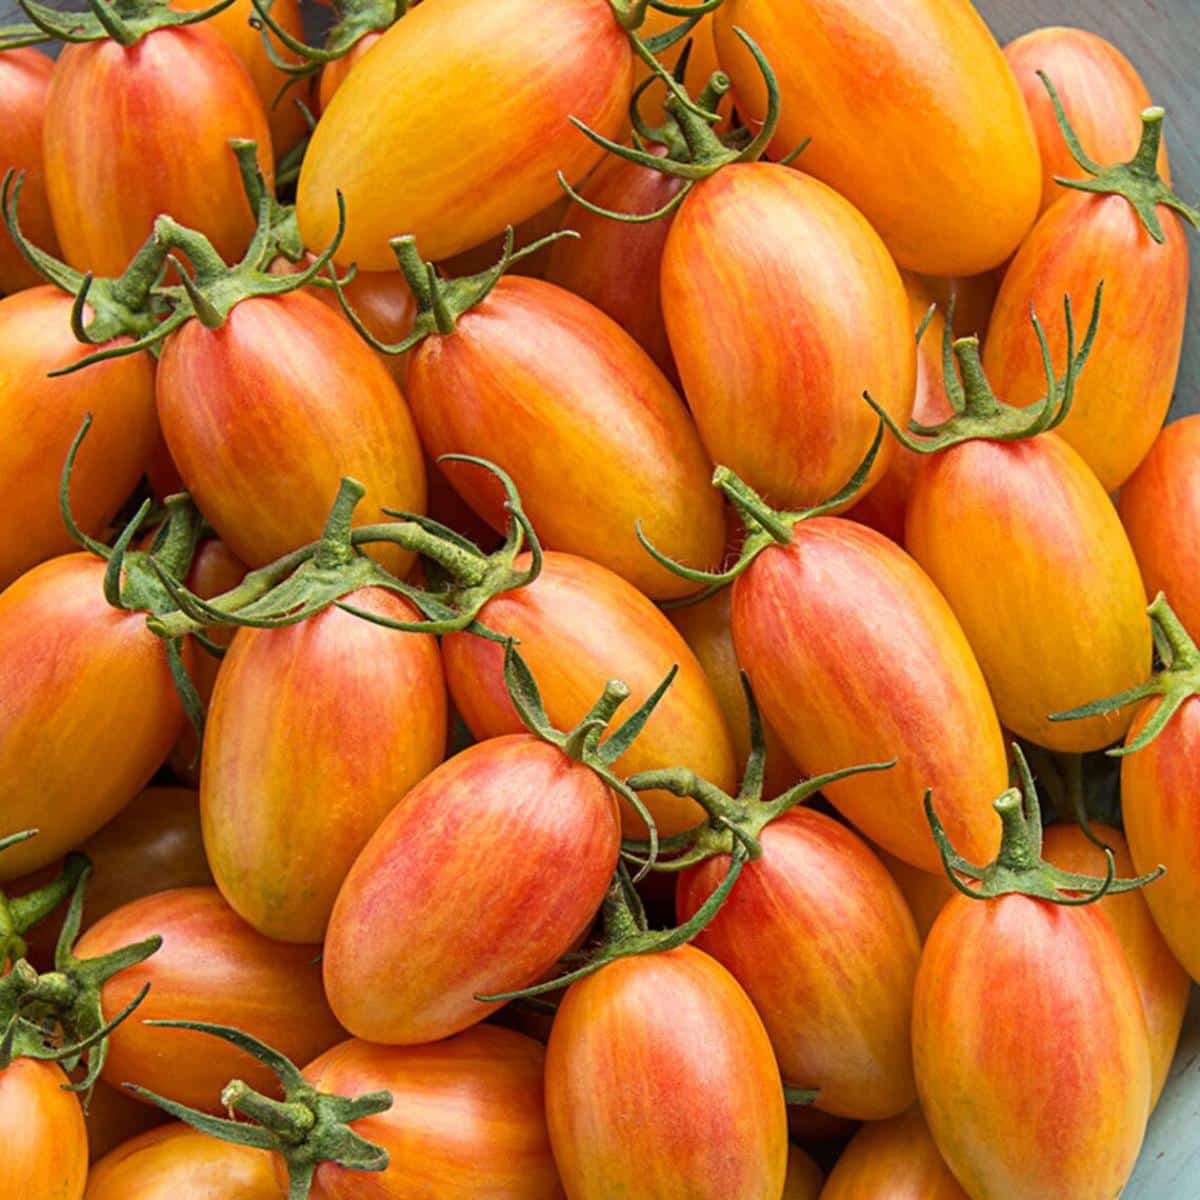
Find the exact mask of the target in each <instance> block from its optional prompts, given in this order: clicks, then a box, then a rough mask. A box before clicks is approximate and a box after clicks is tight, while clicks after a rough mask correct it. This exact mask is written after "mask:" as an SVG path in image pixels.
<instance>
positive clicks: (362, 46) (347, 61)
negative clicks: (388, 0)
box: [317, 29, 385, 114]
mask: <svg viewBox="0 0 1200 1200" xmlns="http://www.w3.org/2000/svg"><path fill="white" fill-rule="evenodd" d="M384 32H385V31H384V30H382V29H380V30H377V31H376V32H374V33H368V34H364V35H363V36H362V37H361V38H359V39H358V41H357V42H355V43H354V46H353V48H352V49H351V51H350V53H349V54H344V55H343V56H342V57H341V58H335V59H334V60H333V61H332V62H327V63H326V64H325V65H324V66H323V67H322V68H321V82H320V85H319V88H318V91H317V103H318V105H319V107H318V109H317V111H318V112H319V113H321V114H324V112H325V110H326V109H327V108H328V107H329V105H330V103H331V102H332V100H333V94H334V92H336V91H337V90H338V88H340V87H341V86H342V84H343V83H345V82H346V76H347V75H349V74H350V69H351V68H352V67H353V66H354V65H355V64H356V63H358V62H361V61H362V58H363V55H365V54H366V52H367V51H368V50H370V49H371V48H372V47H373V46H374V45H375V44H376V43H377V42H378V41H379V39H380V38H381V37H383V35H384Z"/></svg>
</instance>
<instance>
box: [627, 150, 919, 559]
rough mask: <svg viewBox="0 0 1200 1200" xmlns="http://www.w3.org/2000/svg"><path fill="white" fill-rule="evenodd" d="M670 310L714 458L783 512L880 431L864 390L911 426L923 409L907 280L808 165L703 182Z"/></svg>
mask: <svg viewBox="0 0 1200 1200" xmlns="http://www.w3.org/2000/svg"><path fill="white" fill-rule="evenodd" d="M662 307H663V315H664V317H665V318H666V323H667V333H668V334H669V335H670V339H671V349H672V351H673V352H674V355H675V363H676V365H677V366H678V368H679V377H680V379H681V380H682V381H683V390H684V393H685V395H686V396H687V401H688V404H689V405H690V407H691V409H692V413H693V415H694V416H695V418H696V425H697V427H698V428H699V430H700V436H701V438H702V439H703V441H704V445H705V447H706V449H707V450H708V453H709V455H710V457H711V458H712V459H713V461H714V462H717V463H721V464H723V465H725V466H728V467H730V468H732V469H733V470H734V471H736V472H737V474H738V475H739V476H740V477H741V478H742V479H744V480H745V481H746V483H748V484H749V485H750V486H751V487H753V488H754V489H755V490H756V491H759V492H762V493H763V494H764V495H765V496H766V498H767V499H768V500H769V501H770V502H771V503H773V504H775V505H776V506H778V507H784V508H799V507H804V506H806V505H809V504H814V503H817V502H819V501H822V500H825V499H826V498H827V497H829V496H831V495H833V494H834V493H835V492H836V491H837V490H838V489H839V488H841V487H842V486H843V485H844V484H845V483H846V481H847V480H848V479H849V478H850V476H851V475H852V474H853V473H854V470H855V468H856V467H857V466H858V464H859V462H861V461H862V458H863V456H864V455H865V454H866V452H867V448H868V447H869V446H870V444H871V438H872V436H873V434H874V432H875V427H876V418H875V417H874V416H873V415H872V413H871V410H870V409H869V408H868V407H867V406H866V405H865V404H864V403H863V399H862V393H863V390H864V389H867V390H869V391H870V393H871V395H872V396H874V397H875V399H876V400H877V401H878V402H879V403H880V404H882V405H883V406H884V407H885V408H886V409H887V411H888V412H889V413H891V414H892V416H893V417H894V418H895V419H896V420H897V421H898V422H899V423H900V424H904V423H906V422H907V421H908V417H909V414H910V413H911V412H912V397H913V381H914V378H915V375H914V372H915V365H914V364H915V348H914V346H913V336H912V335H913V328H910V322H909V316H908V305H907V303H906V301H905V297H904V286H903V283H902V281H901V279H900V273H899V272H898V271H897V270H896V267H895V264H894V263H893V262H892V259H891V256H890V255H889V254H888V252H887V249H886V248H885V247H884V244H883V242H881V241H880V240H879V237H878V235H877V234H876V233H875V232H874V230H873V229H871V227H870V226H869V225H868V224H867V222H866V221H865V220H864V219H863V218H862V217H861V216H860V215H859V213H858V212H856V211H855V209H854V208H853V207H852V206H851V205H850V204H849V203H847V202H846V201H845V200H843V199H842V197H841V196H839V195H838V194H837V193H836V192H834V191H833V190H832V189H831V188H828V187H826V186H825V185H824V184H822V183H819V182H818V181H817V180H815V179H813V178H810V177H809V176H807V175H802V174H800V173H799V172H798V171H793V170H790V169H789V168H787V167H783V166H779V165H772V164H769V163H741V164H734V165H732V166H727V167H724V168H722V169H721V170H719V171H717V172H716V174H714V175H712V176H711V177H710V178H708V179H705V180H704V181H703V182H701V183H699V184H697V185H695V187H694V188H693V189H692V191H691V192H689V194H688V197H687V199H686V200H685V201H684V202H683V204H682V206H681V207H680V209H679V211H678V212H677V213H676V214H675V219H674V221H673V222H672V224H671V231H670V234H669V235H668V237H667V244H666V247H665V249H664V251H663V259H662ZM750 412H753V413H754V420H753V421H748V420H747V419H746V415H747V413H750ZM890 454H891V448H890V446H888V447H886V448H885V449H884V451H883V452H882V453H880V454H879V456H878V457H877V459H876V462H875V465H874V466H873V468H872V472H871V475H870V478H869V480H868V484H867V486H868V487H869V486H870V485H871V484H872V483H874V482H875V481H877V480H878V479H879V478H880V477H881V476H882V474H883V472H884V469H885V468H886V466H887V460H888V458H889V457H890ZM647 532H648V533H650V535H651V538H652V540H655V543H656V545H658V547H659V549H660V550H665V547H664V546H663V545H662V543H661V542H658V541H657V540H656V539H654V537H653V531H652V530H651V529H649V528H648V529H647ZM666 552H667V553H668V554H669V553H671V552H670V551H666ZM676 557H677V556H676ZM692 565H695V564H692Z"/></svg>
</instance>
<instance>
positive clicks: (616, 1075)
mask: <svg viewBox="0 0 1200 1200" xmlns="http://www.w3.org/2000/svg"><path fill="white" fill-rule="evenodd" d="M546 1113H547V1119H548V1121H549V1125H550V1141H551V1144H552V1145H553V1147H554V1157H555V1160H556V1161H557V1162H558V1169H559V1172H560V1174H561V1175H562V1180H563V1185H564V1186H565V1188H566V1191H567V1195H568V1196H570V1197H571V1200H608V1198H609V1197H612V1196H653V1197H654V1198H655V1200H727V1198H728V1197H731V1196H737V1197H739V1200H775V1197H778V1196H779V1195H780V1194H781V1193H782V1191H783V1184H784V1178H785V1175H786V1172H787V1114H786V1110H785V1107H784V1103H783V1091H782V1089H781V1087H780V1085H779V1069H778V1067H777V1066H776V1065H775V1057H774V1055H773V1054H772V1053H771V1044H770V1042H769V1041H768V1039H767V1036H766V1031H765V1030H764V1029H763V1025H762V1021H761V1020H760V1019H759V1016H758V1014H757V1013H756V1012H755V1011H754V1007H753V1006H752V1005H751V1003H750V1001H749V1000H748V999H747V997H746V994H745V993H744V992H743V991H742V990H741V988H740V987H738V985H737V982H736V981H735V980H734V978H733V976H732V975H730V974H729V972H728V971H726V970H725V968H724V967H722V966H721V965H720V964H719V963H718V962H717V961H716V960H715V959H712V958H710V957H709V956H708V955H707V954H704V953H703V952H702V951H700V950H697V949H695V948H694V947H692V946H681V947H679V948H678V949H677V950H671V951H668V952H666V953H658V954H648V955H641V956H637V957H633V958H623V959H618V960H617V961H615V962H613V963H610V964H609V965H608V966H605V967H602V968H601V969H600V970H599V971H597V972H596V973H595V974H594V975H591V976H589V977H587V978H585V979H582V980H580V981H579V982H577V983H574V984H572V985H571V987H570V989H569V990H568V991H567V994H566V997H565V998H564V1000H563V1002H562V1005H561V1006H560V1007H559V1010H558V1015H557V1016H556V1017H555V1019H554V1026H553V1028H552V1029H551V1032H550V1045H549V1046H548V1048H547V1052H546Z"/></svg>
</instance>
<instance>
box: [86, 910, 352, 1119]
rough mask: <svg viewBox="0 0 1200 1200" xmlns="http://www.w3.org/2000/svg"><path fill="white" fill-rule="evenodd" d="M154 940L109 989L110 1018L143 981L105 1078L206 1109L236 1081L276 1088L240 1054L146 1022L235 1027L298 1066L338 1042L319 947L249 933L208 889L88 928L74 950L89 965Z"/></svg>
mask: <svg viewBox="0 0 1200 1200" xmlns="http://www.w3.org/2000/svg"><path fill="white" fill-rule="evenodd" d="M154 934H159V935H160V936H161V937H162V939H163V944H162V946H161V948H160V949H159V950H158V951H157V952H156V953H155V954H153V955H151V956H150V957H149V958H148V959H146V960H145V962H142V963H139V964H138V965H137V966H134V967H129V968H127V969H126V970H124V971H121V972H120V973H119V974H117V975H115V976H114V977H113V978H112V979H111V980H109V981H108V983H106V984H105V985H104V992H103V1002H104V1012H105V1015H106V1016H108V1017H113V1016H115V1015H116V1014H117V1013H119V1012H120V1011H121V1010H122V1009H123V1008H124V1007H125V1006H126V1005H127V1004H128V1003H129V1002H130V1001H131V1000H133V998H134V997H135V996H136V995H137V994H138V992H139V991H140V990H141V988H142V987H143V986H144V985H145V984H147V983H149V984H150V990H149V992H148V993H147V994H146V999H145V1000H143V1001H142V1003H141V1005H140V1006H139V1007H138V1010H137V1015H136V1016H135V1017H133V1018H131V1019H130V1020H127V1021H124V1022H122V1024H121V1025H120V1026H118V1028H117V1029H116V1030H115V1031H114V1033H113V1035H112V1038H111V1039H110V1041H109V1047H108V1058H107V1060H106V1061H105V1064H104V1071H103V1077H104V1078H105V1079H106V1080H107V1081H108V1082H109V1083H112V1084H114V1085H116V1086H119V1085H121V1084H123V1083H136V1084H138V1085H140V1086H141V1087H144V1088H149V1089H150V1091H152V1092H157V1093H158V1094H159V1095H161V1096H166V1097H167V1099H169V1100H175V1101H177V1102H179V1103H180V1104H187V1105H190V1106H191V1107H193V1108H201V1109H205V1110H207V1111H211V1112H219V1111H221V1102H220V1095H221V1089H222V1088H223V1087H224V1086H225V1085H226V1084H227V1083H229V1082H230V1080H233V1079H244V1080H245V1081H246V1082H247V1083H248V1084H250V1086H251V1087H254V1088H257V1089H258V1090H260V1091H266V1092H268V1093H269V1094H271V1095H274V1094H275V1093H276V1091H277V1085H276V1084H275V1076H274V1075H273V1074H272V1073H271V1072H270V1071H269V1070H268V1069H267V1068H266V1067H265V1066H263V1065H262V1064H261V1063H259V1062H258V1061H257V1060H255V1059H253V1058H251V1057H250V1056H249V1055H248V1054H245V1053H244V1052H243V1051H241V1050H238V1049H236V1048H234V1047H233V1046H231V1045H229V1044H228V1043H226V1042H220V1041H216V1040H214V1039H213V1038H211V1037H206V1036H205V1035H204V1034H200V1033H194V1032H191V1031H189V1030H185V1029H157V1028H154V1027H153V1026H150V1025H147V1024H146V1023H145V1022H147V1021H151V1020H180V1021H207V1022H210V1023H212V1024H216V1025H232V1026H233V1027H234V1028H235V1029H241V1030H242V1031H243V1032H245V1033H248V1034H250V1035H251V1036H253V1037H257V1038H260V1039H261V1040H264V1041H266V1042H268V1043H269V1044H271V1045H272V1046H274V1047H275V1048H276V1049H277V1050H279V1051H280V1052H281V1053H283V1054H285V1055H286V1056H287V1057H288V1058H291V1059H293V1060H299V1061H300V1062H306V1061H308V1059H310V1058H313V1057H314V1056H315V1055H317V1054H318V1053H320V1052H321V1051H322V1050H324V1049H326V1048H327V1047H328V1046H330V1045H332V1044H333V1043H334V1042H336V1041H337V1040H338V1038H339V1037H340V1036H341V1029H340V1028H339V1026H338V1024H337V1022H336V1021H335V1020H334V1018H333V1015H332V1014H331V1013H330V1011H329V1007H328V1005H327V1004H326V1003H325V996H324V994H323V993H322V990H321V967H320V964H319V963H318V962H317V948H316V947H313V946H284V945H280V944H279V943H278V942H272V941H270V940H268V939H267V938H265V937H263V936H262V934H260V933H256V932H255V931H254V930H253V929H251V928H250V926H249V925H247V924H246V923H245V921H243V920H242V919H241V918H240V917H239V916H238V915H237V913H235V912H234V911H233V909H231V908H230V907H229V905H227V904H226V903H225V901H224V900H222V899H221V896H220V894H219V893H218V892H217V891H216V889H215V888H206V887H200V888H175V889H173V890H172V891H168V892H158V893H157V894H155V895H153V896H146V897H144V898H143V899H141V900H135V901H133V902H132V903H131V904H127V905H125V906H124V907H122V908H119V909H117V910H115V911H114V912H112V913H109V915H108V916H107V917H104V918H103V919H102V920H100V921H98V922H96V924H95V925H93V926H91V928H89V929H88V930H87V931H86V932H85V933H84V935H83V937H82V938H81V939H80V941H79V947H78V953H79V955H80V957H83V958H90V957H94V956H97V955H100V954H106V953H108V952H109V951H111V950H116V949H117V948H119V947H121V946H126V945H130V944H132V943H134V942H139V941H141V940H143V939H144V938H148V937H151V936H153V935H154Z"/></svg>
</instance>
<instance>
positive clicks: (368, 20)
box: [250, 0, 409, 78]
mask: <svg viewBox="0 0 1200 1200" xmlns="http://www.w3.org/2000/svg"><path fill="white" fill-rule="evenodd" d="M253 4H254V12H255V14H256V15H255V16H254V17H252V18H251V22H250V23H251V24H252V25H254V26H256V27H257V28H259V29H261V30H262V31H263V45H264V46H265V47H266V51H267V57H268V58H270V60H271V62H272V63H273V64H274V65H275V67H276V68H278V70H280V71H282V72H283V73H284V74H286V75H291V76H293V77H295V78H301V77H303V76H306V75H313V74H315V73H316V72H317V71H319V70H320V69H321V67H323V66H324V65H325V64H326V63H331V62H336V61H337V60H338V59H339V58H345V56H346V55H347V54H349V53H350V51H351V50H353V49H354V47H355V46H356V45H358V43H359V42H360V41H362V39H363V38H364V37H366V36H367V34H369V33H382V32H383V31H384V30H386V29H390V28H391V27H392V26H393V25H394V24H395V23H396V22H397V21H398V20H400V18H401V17H403V16H404V15H405V14H406V13H407V12H408V9H409V0H336V2H335V3H334V5H333V10H334V14H335V19H334V22H333V24H332V25H331V26H330V27H329V30H328V32H327V33H326V34H325V44H324V45H323V46H310V45H309V44H308V43H307V42H303V41H301V40H300V39H299V38H297V37H295V36H293V35H292V34H291V33H289V32H288V31H287V30H286V29H284V28H283V27H282V26H281V25H280V24H279V23H278V22H277V21H276V20H275V18H274V17H272V16H271V0H253ZM268 31H269V32H270V33H271V34H272V35H274V37H276V38H278V39H279V41H280V42H281V43H282V44H283V45H284V46H286V47H287V49H289V50H290V51H292V53H293V54H296V55H299V57H300V58H301V59H302V60H303V61H302V62H299V63H296V62H289V61H288V60H287V59H285V58H282V57H281V56H280V54H279V52H278V50H276V49H275V46H274V43H273V42H272V41H271V38H270V37H268V36H267V32H268Z"/></svg>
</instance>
